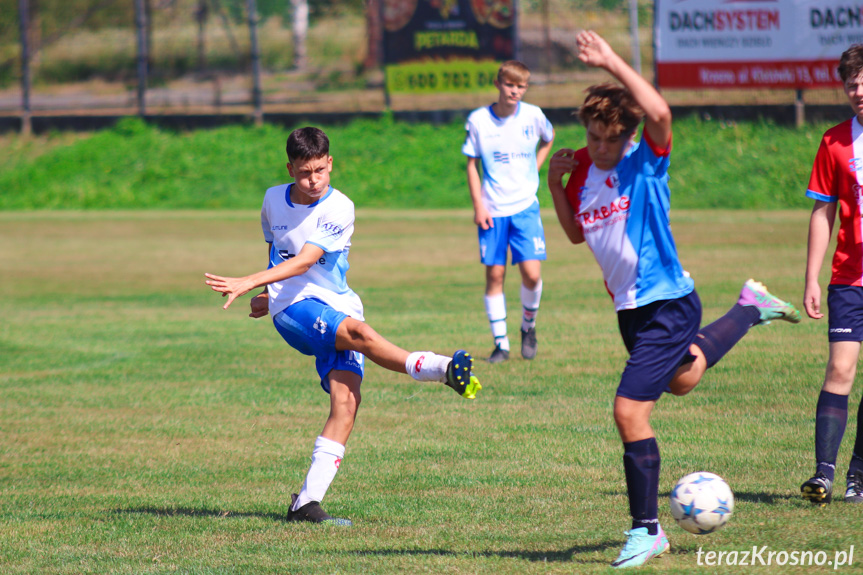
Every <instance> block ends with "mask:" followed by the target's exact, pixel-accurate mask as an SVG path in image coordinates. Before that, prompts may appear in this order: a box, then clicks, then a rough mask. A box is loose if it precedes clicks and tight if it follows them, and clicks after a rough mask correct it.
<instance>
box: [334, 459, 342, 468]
mask: <svg viewBox="0 0 863 575" xmlns="http://www.w3.org/2000/svg"><path fill="white" fill-rule="evenodd" d="M341 464H342V458H341V457H339V458H338V459H336V461H335V466H336V469H338V468H339V465H341Z"/></svg>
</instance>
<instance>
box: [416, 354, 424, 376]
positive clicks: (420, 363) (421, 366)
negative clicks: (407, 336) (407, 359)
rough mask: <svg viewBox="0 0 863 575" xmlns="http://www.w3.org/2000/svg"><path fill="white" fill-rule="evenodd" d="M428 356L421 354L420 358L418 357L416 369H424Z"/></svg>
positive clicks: (418, 370) (419, 370) (417, 370)
mask: <svg viewBox="0 0 863 575" xmlns="http://www.w3.org/2000/svg"><path fill="white" fill-rule="evenodd" d="M425 358H426V356H424V355H421V356H420V357H419V359H417V362H416V365H414V371H415V372H417V373H419V372H421V371H422V369H423V360H425Z"/></svg>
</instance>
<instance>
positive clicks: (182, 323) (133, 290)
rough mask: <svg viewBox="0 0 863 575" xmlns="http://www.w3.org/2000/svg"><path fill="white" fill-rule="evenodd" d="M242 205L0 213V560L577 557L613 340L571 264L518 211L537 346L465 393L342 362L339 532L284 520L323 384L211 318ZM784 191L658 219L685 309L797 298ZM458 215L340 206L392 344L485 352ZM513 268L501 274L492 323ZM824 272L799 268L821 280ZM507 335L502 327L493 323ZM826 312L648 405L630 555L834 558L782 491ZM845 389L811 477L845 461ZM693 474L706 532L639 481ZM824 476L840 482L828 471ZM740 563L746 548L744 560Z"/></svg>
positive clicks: (524, 563) (795, 482)
mask: <svg viewBox="0 0 863 575" xmlns="http://www.w3.org/2000/svg"><path fill="white" fill-rule="evenodd" d="M257 219H258V216H257V212H256V211H253V210H248V211H237V212H232V211H220V212H205V211H196V212H167V211H144V212H3V213H0V270H2V278H3V280H2V281H0V317H2V318H3V324H4V329H3V330H2V332H0V397H2V399H0V573H4V574H6V573H10V574H11V573H21V574H25V573H26V574H30V573H69V574H78V573H136V574H138V573H195V574H198V573H243V574H246V573H304V574H318V573H393V574H395V573H493V574H495V575H503V574H521V573H594V572H606V571H607V569H608V567H607V564H608V563H609V562H610V561H612V560H613V559H614V558H615V557H616V554H617V552H618V551H619V549H620V547H621V546H622V544H623V541H624V536H623V531H624V530H625V529H627V528H628V507H627V500H626V494H625V486H624V477H623V469H622V465H621V456H622V448H621V446H620V444H619V440H618V438H617V433H616V431H615V429H614V425H613V422H612V419H611V403H612V399H613V396H614V390H615V387H616V384H617V379H618V375H619V372H620V370H621V368H622V365H623V363H624V361H625V358H626V355H625V350H624V348H623V345H622V343H621V342H620V338H619V336H618V334H617V327H616V319H615V315H614V313H613V308H612V305H611V302H610V301H609V299H608V297H607V295H606V294H605V292H604V289H603V287H602V282H601V279H600V273H599V269H598V266H597V265H596V264H595V262H593V260H592V256H591V255H590V253H589V251H588V250H587V249H586V248H585V247H584V246H578V247H573V246H570V245H568V244H567V243H566V242H565V240H564V237H563V235H562V233H561V232H560V230H559V229H558V225H557V223H556V222H555V221H554V217H553V214H552V213H551V212H545V221H546V228H547V233H548V242H547V243H548V251H549V261H548V262H547V264H546V265H545V267H544V273H543V275H544V282H545V291H544V296H543V304H542V310H541V312H540V317H539V326H538V334H539V337H540V346H541V347H540V352H539V356H538V358H537V359H536V360H535V361H533V362H525V361H523V360H521V359H514V360H511V361H509V362H508V363H505V364H502V365H498V366H489V365H484V364H482V363H480V364H479V365H478V366H477V369H476V371H477V374H478V375H479V377H480V378H481V379H482V381H483V386H484V389H483V391H482V392H481V394H480V396H479V397H478V398H477V400H475V401H466V400H463V399H461V398H459V397H458V396H457V395H456V394H454V393H453V392H452V391H451V390H449V389H447V388H445V387H444V386H442V385H428V384H417V383H414V382H413V381H412V380H411V379H410V378H408V377H407V376H399V375H396V374H391V373H388V372H385V371H383V370H382V369H380V368H378V367H377V366H374V365H370V366H369V367H368V370H367V377H366V381H365V383H364V386H363V388H364V395H363V405H362V408H361V409H360V415H359V418H358V423H357V426H356V429H355V433H354V435H353V437H352V438H351V441H350V443H349V445H348V450H347V454H346V457H345V460H344V462H343V464H342V466H341V470H340V472H339V475H338V476H337V478H336V481H335V483H334V484H333V486H332V488H331V489H330V491H329V493H328V496H327V499H326V501H325V504H326V506H327V508H328V509H329V510H330V511H332V512H334V513H338V514H339V515H342V516H348V517H351V518H352V519H353V520H354V522H355V527H354V528H352V529H349V530H344V529H338V528H328V527H321V526H315V525H295V524H288V523H286V522H285V521H284V515H285V512H286V510H287V502H288V501H289V500H290V493H291V492H293V491H296V490H297V489H298V488H299V487H300V485H301V483H302V480H303V477H304V475H305V471H306V469H307V466H308V461H309V455H310V452H311V447H312V444H313V442H314V438H315V436H316V435H317V434H318V433H319V431H320V429H321V426H322V425H323V421H324V419H325V417H326V413H327V408H328V402H327V397H326V395H325V394H324V393H323V392H322V391H321V390H320V388H319V386H318V384H317V382H316V381H315V379H316V377H315V373H314V369H313V365H312V362H311V361H310V360H309V358H306V357H304V356H301V355H299V354H298V353H296V352H294V351H292V350H290V349H289V348H288V347H287V346H286V345H285V344H284V343H283V342H282V341H281V338H279V336H278V334H277V333H276V332H275V330H274V329H273V328H272V326H271V324H270V322H269V321H268V320H259V321H254V320H251V319H249V318H247V317H246V313H247V311H246V307H247V304H246V301H245V300H243V301H241V302H238V304H239V305H237V306H235V307H233V308H231V309H230V310H228V311H227V312H225V311H222V310H221V309H220V305H221V300H220V298H219V297H218V295H217V294H215V293H212V292H210V291H208V289H207V288H206V286H205V285H204V283H203V279H204V278H203V273H204V272H206V271H210V272H214V273H219V274H235V275H236V274H245V273H249V272H252V271H254V270H256V269H257V268H258V267H259V265H263V264H264V262H265V257H264V256H265V253H264V252H265V245H264V243H263V242H262V240H261V237H260V229H259V224H258V223H257ZM807 220H808V214H807V213H806V211H803V210H798V211H770V212H758V211H735V212H728V211H684V210H678V211H676V212H674V214H673V225H674V230H675V234H676V238H677V242H678V245H679V247H680V252H681V257H682V259H683V261H684V264H685V267H686V268H687V269H688V270H689V271H690V272H691V273H692V275H693V277H694V278H695V280H696V285H697V286H698V289H699V293H700V295H701V298H702V301H703V303H704V308H705V314H704V319H705V321H710V320H713V319H715V318H716V317H718V316H719V315H720V314H722V313H724V311H725V310H726V309H727V308H728V307H729V306H730V305H731V303H733V302H734V301H735V299H736V297H737V293H738V291H739V288H740V285H741V284H742V282H743V281H744V280H746V279H747V278H748V277H749V276H754V277H756V278H757V279H760V280H762V281H764V282H765V283H766V284H767V285H768V286H769V287H770V289H771V290H772V291H774V292H775V293H777V294H779V295H782V296H784V297H787V298H790V299H792V300H793V301H795V302H796V303H797V304H798V305H799V303H800V300H801V297H802V290H803V286H802V276H803V267H804V260H805V244H806V226H807ZM475 243H476V239H475V231H474V226H473V225H472V217H471V214H470V212H468V211H463V210H462V211H428V212H417V211H384V212H380V211H371V210H363V209H360V210H359V211H358V223H357V228H356V233H355V235H354V242H353V249H352V251H351V262H352V269H351V271H350V273H349V280H350V283H351V286H352V287H353V288H354V289H355V290H356V291H357V292H358V293H359V294H360V295H361V296H362V298H363V300H364V303H365V306H366V317H367V320H368V321H369V323H370V324H371V325H373V326H374V327H375V328H376V329H377V330H378V331H380V332H381V333H382V334H384V335H385V336H387V337H388V338H389V339H391V340H392V341H394V342H396V343H398V344H400V345H401V346H403V347H406V348H409V349H429V348H431V349H434V350H437V351H440V352H447V353H449V352H452V351H453V350H455V349H456V348H459V347H465V348H467V349H470V350H472V351H473V352H474V354H475V355H476V356H477V357H485V356H486V355H487V353H488V352H489V351H491V347H492V346H491V338H490V335H489V334H488V326H487V322H486V319H485V314H484V310H483V306H482V289H483V279H482V278H483V273H482V268H481V266H480V265H479V264H478V263H477V261H476V260H477V256H476V247H475ZM515 277H516V276H512V275H511V278H510V280H511V281H510V282H509V283H508V285H507V294H508V298H509V302H510V305H509V308H510V311H511V314H510V321H509V325H510V331H511V332H517V329H518V323H517V316H518V313H517V312H516V311H514V310H515V309H516V302H517V299H518V296H517V294H518V291H517V290H518V286H517V282H516V281H513V279H514V278H515ZM825 277H826V276H825ZM516 338H517V335H516ZM826 349H827V343H826V325H825V324H824V323H823V322H821V323H817V322H814V321H811V320H808V319H806V320H804V321H803V322H802V323H801V324H800V325H796V326H795V325H789V324H785V323H779V324H774V325H770V326H766V327H758V328H755V329H753V330H752V332H751V333H750V334H749V335H748V336H747V337H746V338H745V339H744V340H743V342H742V343H741V344H740V345H739V346H738V347H737V348H736V349H735V350H733V351H732V353H731V354H730V355H729V356H728V357H727V358H726V359H725V360H723V361H722V362H721V363H720V364H719V365H718V366H716V367H715V368H714V369H712V370H711V371H710V372H709V373H708V375H707V376H706V377H705V379H704V381H703V382H702V384H701V385H700V386H699V388H698V389H696V390H695V391H694V392H693V393H692V394H691V395H689V396H687V397H684V398H674V397H666V398H664V399H663V400H662V401H660V402H659V404H658V407H657V409H656V412H655V415H654V419H653V421H654V425H655V429H656V433H657V436H658V439H659V445H660V449H661V452H662V456H663V469H662V477H661V483H660V493H661V499H660V519H661V521H662V523H663V525H664V527H665V528H666V531H667V532H668V535H669V538H670V541H671V545H672V551H671V554H670V555H669V556H667V557H664V558H661V559H658V560H655V561H653V562H652V563H651V564H649V566H648V567H646V568H645V569H642V571H641V572H646V573H653V572H661V573H701V572H703V573H742V572H757V573H817V572H825V573H826V572H828V571H830V570H832V569H833V568H832V567H831V566H827V565H825V566H822V567H809V566H807V567H799V566H798V567H789V566H786V567H777V566H775V564H774V566H772V567H767V566H763V567H762V566H759V567H757V568H754V569H753V568H744V567H740V566H737V567H728V568H726V567H709V566H699V564H698V555H697V553H698V551H699V549H701V550H702V551H703V552H707V551H735V550H737V551H740V552H742V551H744V550H751V549H752V547H753V546H758V547H761V546H765V545H766V546H768V549H769V550H772V551H777V552H779V551H786V552H789V553H790V552H792V551H800V552H805V551H811V552H818V551H824V552H825V553H826V554H827V555H826V557H829V559H830V560H833V558H834V556H835V553H836V552H837V551H838V552H842V551H846V552H847V551H848V550H849V549H850V546H852V545H855V546H856V547H858V548H857V549H856V555H855V557H854V564H853V565H851V566H850V567H845V566H843V567H840V568H839V569H838V571H839V572H845V573H855V572H856V573H860V572H863V546H861V545H860V543H861V542H860V537H859V534H860V532H861V531H863V515H861V513H860V508H859V507H854V506H851V505H847V504H844V503H843V502H841V501H839V502H837V503H834V504H833V505H832V506H830V507H828V508H825V509H820V508H813V507H811V506H809V505H808V504H804V502H803V501H802V500H801V499H800V498H799V496H798V488H799V484H800V483H801V482H802V481H803V480H804V479H806V478H807V477H808V476H809V475H810V473H811V471H812V470H813V469H812V468H813V458H814V455H813V449H812V446H813V433H814V406H815V402H816V398H817V393H818V389H819V387H820V382H821V379H822V377H823V369H824V363H825V361H826ZM859 401H860V389H859V388H857V389H855V390H854V392H853V394H852V397H851V405H852V406H853V408H852V410H851V414H849V425H848V431H847V435H846V440H845V442H844V443H843V446H842V450H841V452H840V471H839V476H840V477H841V476H843V475H844V468H845V466H846V465H847V461H848V458H849V457H850V450H851V444H852V443H853V434H854V431H855V429H856V424H855V421H856V420H855V416H856V406H857V404H858V403H859ZM697 470H708V471H713V472H716V473H718V474H720V475H722V476H723V477H725V478H726V480H727V481H728V482H729V484H730V485H731V487H732V489H733V490H734V491H735V493H736V496H737V507H736V510H735V514H734V517H733V518H732V520H731V522H730V524H729V525H728V527H726V528H725V529H724V530H722V531H720V532H718V533H715V534H712V535H709V536H704V537H696V536H693V535H690V534H688V533H686V532H684V531H683V530H682V529H680V528H679V527H677V526H676V525H675V524H674V521H673V520H672V519H671V517H670V515H669V508H668V504H667V494H668V492H669V490H670V489H671V487H672V486H673V484H674V482H675V481H676V480H677V479H678V478H679V477H681V476H682V475H684V474H686V473H688V472H691V471H697ZM837 487H838V488H840V489H842V488H844V485H843V482H842V480H841V479H840V481H839V485H838V486H837ZM765 558H766V555H765Z"/></svg>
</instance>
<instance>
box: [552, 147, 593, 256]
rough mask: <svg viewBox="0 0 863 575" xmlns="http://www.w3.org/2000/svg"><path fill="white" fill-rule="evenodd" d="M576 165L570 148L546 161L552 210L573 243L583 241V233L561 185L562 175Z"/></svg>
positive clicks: (560, 151) (573, 152)
mask: <svg viewBox="0 0 863 575" xmlns="http://www.w3.org/2000/svg"><path fill="white" fill-rule="evenodd" d="M577 166H578V161H577V160H576V159H575V150H572V149H570V148H562V149H560V150H558V151H556V152H555V153H554V154H553V155H552V156H551V160H550V161H549V163H548V177H547V178H548V189H549V191H550V192H551V199H552V201H553V202H554V211H555V213H556V214H557V219H558V221H559V222H560V225H561V227H562V228H563V231H564V233H565V234H566V237H568V238H569V241H571V242H572V243H574V244H580V243H581V242H583V241H584V233H583V232H582V230H581V226H579V225H578V222H576V221H575V211H574V210H573V209H572V204H570V203H569V198H567V197H566V190H565V188H564V185H563V176H564V175H566V174H569V173H572V171H573V170H574V169H575V168H576V167H577Z"/></svg>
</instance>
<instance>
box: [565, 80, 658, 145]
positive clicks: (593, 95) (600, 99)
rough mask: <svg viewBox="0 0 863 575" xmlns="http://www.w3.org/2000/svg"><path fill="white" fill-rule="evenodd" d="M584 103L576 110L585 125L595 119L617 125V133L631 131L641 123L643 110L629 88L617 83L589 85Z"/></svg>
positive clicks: (608, 124) (612, 125)
mask: <svg viewBox="0 0 863 575" xmlns="http://www.w3.org/2000/svg"><path fill="white" fill-rule="evenodd" d="M585 91H586V92H587V97H585V99H584V104H582V106H581V108H579V110H578V119H579V120H581V123H582V124H584V125H585V126H587V125H588V124H589V123H590V122H591V121H597V122H601V123H603V124H605V125H606V126H608V127H610V128H613V127H615V126H618V127H619V128H620V129H619V130H618V131H617V133H618V134H619V133H626V134H629V133H632V132H634V131H635V129H636V128H638V125H639V124H641V120H642V119H643V118H644V110H642V109H641V106H639V105H638V103H637V102H636V101H635V98H633V97H632V94H631V93H630V92H629V90H627V89H625V88H623V87H621V86H618V85H617V84H614V83H611V82H606V83H604V84H597V85H595V86H591V87H590V88H588V89H587V90H585Z"/></svg>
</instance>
